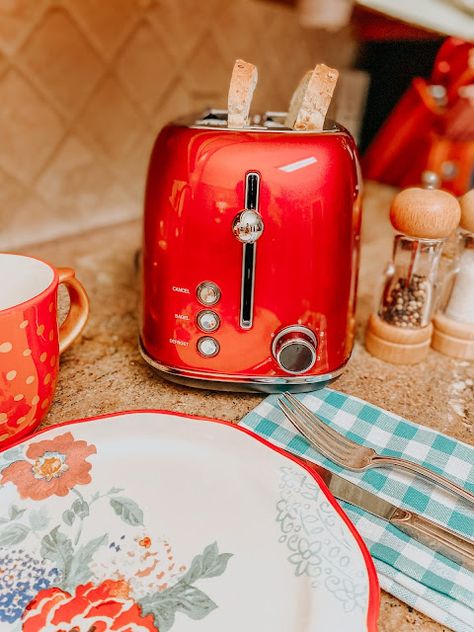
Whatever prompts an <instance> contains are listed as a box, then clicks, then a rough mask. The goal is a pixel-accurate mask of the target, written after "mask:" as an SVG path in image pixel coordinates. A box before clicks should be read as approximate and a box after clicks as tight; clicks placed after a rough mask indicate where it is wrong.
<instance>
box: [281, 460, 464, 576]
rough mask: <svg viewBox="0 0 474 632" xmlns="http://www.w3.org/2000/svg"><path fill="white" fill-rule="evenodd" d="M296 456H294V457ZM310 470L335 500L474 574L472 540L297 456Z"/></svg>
mask: <svg viewBox="0 0 474 632" xmlns="http://www.w3.org/2000/svg"><path fill="white" fill-rule="evenodd" d="M293 456H295V455H293ZM297 458H298V459H299V460H300V461H301V462H302V463H304V464H305V465H306V466H307V467H309V468H310V469H311V470H313V471H314V472H316V473H317V474H319V476H320V477H321V478H322V479H323V481H324V482H325V483H326V485H327V486H328V488H329V490H330V492H331V493H332V495H333V496H334V497H335V498H337V499H338V500H342V501H344V502H346V503H349V504H351V505H354V506H355V507H359V508H360V509H363V510H364V511H367V512H368V513H370V514H372V515H374V516H377V517H378V518H382V519H383V520H386V521H387V522H389V523H390V524H392V525H393V526H394V527H397V528H398V529H400V530H401V531H404V532H405V533H406V534H408V535H409V536H410V537H412V538H414V539H415V540H418V542H421V543H422V544H424V545H425V546H427V547H428V548H430V549H432V550H433V551H436V552H437V553H441V555H444V556H445V557H447V558H449V559H450V560H453V561H454V562H457V563H458V564H461V565H463V566H464V567H465V568H468V569H469V570H470V571H474V541H473V540H468V539H467V538H465V537H463V536H462V535H459V534H458V533H456V532H454V531H451V529H448V528H447V527H443V526H441V525H438V524H436V523H435V522H432V521H431V520H428V519H427V518H424V517H423V516H420V515H419V514H416V513H414V512H412V511H407V510H406V509H400V508H399V507H396V506H395V505H392V503H389V502H388V501H386V500H384V499H383V498H379V496H376V495H375V494H372V493H371V492H368V491H366V490H365V489H362V488H361V487H358V486H357V485H355V484H354V483H350V482H349V481H346V480H345V479H343V478H342V477H341V476H338V475H337V474H334V473H333V472H331V471H329V470H327V469H326V468H325V467H322V466H321V465H318V464H316V463H313V462H312V461H308V460H307V459H303V458H301V457H300V456H298V457H297Z"/></svg>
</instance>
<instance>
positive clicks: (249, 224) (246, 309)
mask: <svg viewBox="0 0 474 632" xmlns="http://www.w3.org/2000/svg"><path fill="white" fill-rule="evenodd" d="M259 197H260V174H259V173H256V172H253V171H252V172H249V173H247V175H246V177H245V209H244V210H243V211H241V212H240V213H238V215H236V217H235V218H234V221H233V223H232V232H233V234H234V236H235V237H236V238H237V239H238V240H239V241H240V242H242V244H243V253H242V283H241V292H240V326H241V327H242V329H250V328H251V327H252V324H253V301H254V288H255V260H256V252H257V244H256V241H257V239H259V238H260V237H261V236H262V234H263V229H264V225H263V220H262V216H261V215H260V213H259V211H258V203H259Z"/></svg>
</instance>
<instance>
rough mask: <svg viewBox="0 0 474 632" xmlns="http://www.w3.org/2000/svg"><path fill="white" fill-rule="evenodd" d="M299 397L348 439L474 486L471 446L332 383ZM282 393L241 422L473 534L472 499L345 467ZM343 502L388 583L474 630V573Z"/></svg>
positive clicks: (401, 475)
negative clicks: (308, 436)
mask: <svg viewBox="0 0 474 632" xmlns="http://www.w3.org/2000/svg"><path fill="white" fill-rule="evenodd" d="M298 399H300V401H301V402H303V403H304V404H305V405H306V406H307V407H308V408H310V409H311V410H313V411H314V412H317V413H318V415H319V416H320V417H322V418H323V419H324V421H326V422H327V423H328V424H329V425H330V426H332V427H333V428H335V429H336V430H338V431H339V432H341V433H342V434H344V435H346V436H347V437H349V438H350V439H353V440H354V441H357V442H358V443H361V444H363V445H366V446H370V447H372V448H375V449H376V450H377V451H379V452H380V453H382V454H387V455H391V456H402V457H405V458H407V459H411V460H413V461H417V462H418V463H422V464H423V465H426V466H428V467H431V468H432V469H433V470H435V471H438V472H440V473H444V474H446V475H447V476H448V477H450V478H452V480H454V481H456V482H457V483H459V484H461V485H462V486H464V487H465V488H466V489H469V490H470V491H472V492H474V448H473V447H471V446H468V445H466V444H465V443H462V442H460V441H456V440H454V439H451V438H449V437H447V436H446V435H443V434H441V433H439V432H435V431H434V430H430V429H429V428H425V427H423V426H419V425H416V424H414V423H411V422H409V421H407V420H406V419H403V418H402V417H399V416H398V415H394V414H393V413H389V412H387V411H385V410H383V409H381V408H378V407H377V406H372V405H371V404H368V403H367V402H364V401H363V400H361V399H358V398H357V397H352V396H350V395H345V394H344V393H339V392H337V391H334V390H332V389H329V388H324V389H321V390H319V391H314V392H312V393H306V394H303V395H298ZM277 401H278V396H275V395H272V396H270V397H268V398H267V399H265V400H264V401H263V402H261V403H260V404H259V405H258V406H257V407H256V408H255V409H254V410H253V411H251V412H250V413H249V414H248V415H246V416H245V417H244V418H243V420H242V424H241V425H243V426H245V427H247V428H250V429H251V430H253V431H254V432H255V433H256V434H258V435H260V436H262V437H264V438H265V439H267V440H268V441H270V442H271V443H273V444H275V445H278V446H280V447H282V448H284V449H286V450H288V451H289V452H292V453H293V454H295V455H297V456H304V458H306V459H308V460H310V461H314V462H315V463H319V464H321V465H324V467H326V468H328V469H330V470H332V471H333V472H336V473H338V474H340V475H341V476H343V477H344V478H346V479H347V480H349V481H352V482H354V483H356V484H357V485H360V486H361V487H363V488H364V489H367V490H368V491H370V492H373V493H375V494H377V495H378V496H381V497H382V498H385V499H386V500H388V501H390V502H392V503H394V504H395V505H397V506H399V507H403V508H406V509H410V510H413V511H416V512H417V513H420V514H422V515H423V516H425V517H427V518H430V519H432V520H434V521H435V522H439V523H441V524H444V525H447V526H449V527H450V528H451V529H454V530H455V531H458V532H460V533H462V534H464V535H466V536H468V537H470V538H473V537H474V511H473V508H472V505H470V504H469V503H468V502H465V501H464V500H460V499H459V500H458V499H456V498H455V497H453V496H452V495H450V494H448V493H446V492H444V491H443V490H440V489H439V488H438V489H436V488H434V487H433V486H432V485H430V484H429V483H427V482H426V481H425V480H424V479H422V478H420V477H417V476H413V475H412V474H409V473H405V472H402V471H399V470H395V469H393V468H383V469H382V468H380V469H379V468H377V469H373V470H369V471H367V472H364V473H360V474H358V473H355V472H349V471H347V470H343V469H342V468H340V467H338V466H337V465H335V464H334V463H332V461H329V460H328V459H326V458H324V457H323V456H321V455H320V454H319V453H317V452H316V451H315V450H313V449H312V448H311V447H309V445H308V443H307V442H306V441H305V439H304V438H302V437H301V435H299V434H298V433H297V432H296V431H295V429H294V428H293V426H292V425H291V424H290V423H289V422H288V421H287V420H286V418H285V416H284V415H283V413H282V412H281V411H280V409H279V407H278V403H277ZM341 505H342V506H343V508H344V510H345V511H346V513H347V515H348V516H349V518H350V519H351V520H352V522H353V523H354V524H355V525H356V527H357V529H358V531H359V533H360V534H361V536H362V537H363V539H364V541H365V543H366V544H367V547H368V549H369V551H370V553H371V555H372V557H373V559H374V563H375V566H376V568H377V572H378V575H379V580H380V585H381V587H382V588H383V589H385V590H386V591H387V592H389V593H391V594H392V595H395V596H396V597H398V598H399V599H401V600H402V601H404V602H405V603H407V604H409V605H410V606H413V607H414V608H416V609H417V610H420V611H421V612H423V613H425V614H426V615H428V616H430V617H431V618H432V619H434V620H435V621H438V622H439V623H441V624H442V625H445V626H448V627H449V628H451V629H453V630H455V631H456V632H473V631H474V573H472V572H470V571H468V570H466V568H464V567H462V566H459V565H458V564H455V563H454V562H451V561H450V560H448V559H446V558H445V557H443V556H442V555H439V554H438V553H434V552H433V551H431V550H430V549H428V548H427V547H425V546H423V545H421V544H419V543H418V542H417V541H415V540H413V539H412V538H410V537H408V536H407V535H405V534H404V533H402V532H401V531H399V530H398V529H396V528H395V527H393V526H391V525H389V524H388V523H387V522H385V521H384V520H381V519H379V518H376V517H374V516H372V515H370V514H368V513H366V512H364V511H362V510H358V509H355V508H354V507H353V506H352V505H349V504H347V503H341Z"/></svg>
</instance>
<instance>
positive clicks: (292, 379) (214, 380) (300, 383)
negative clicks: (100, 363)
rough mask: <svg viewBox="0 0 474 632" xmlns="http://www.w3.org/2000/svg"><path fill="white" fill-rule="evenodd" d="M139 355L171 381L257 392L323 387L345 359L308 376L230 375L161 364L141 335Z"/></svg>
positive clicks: (338, 371)
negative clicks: (333, 367)
mask: <svg viewBox="0 0 474 632" xmlns="http://www.w3.org/2000/svg"><path fill="white" fill-rule="evenodd" d="M138 348H139V351H140V355H141V356H142V358H143V359H144V360H145V362H146V363H147V364H149V365H150V366H151V367H152V368H153V369H155V370H156V371H158V372H159V373H161V375H162V376H163V377H164V378H165V379H166V380H168V381H170V382H175V383H177V384H183V385H184V386H193V387H194V388H196V387H198V388H203V389H206V390H212V391H240V392H254V393H255V392H257V393H279V392H282V391H293V392H294V393H296V392H300V393H301V392H305V391H313V390H315V389H316V388H322V387H323V386H325V385H326V384H327V383H329V382H332V381H333V380H335V379H336V378H337V377H339V375H341V373H342V372H343V371H344V369H345V366H346V364H347V362H346V363H344V364H343V365H342V366H340V367H338V368H337V369H335V370H334V371H331V372H330V373H322V374H320V375H307V376H289V377H259V376H257V375H238V376H236V375H230V374H227V373H209V372H206V371H191V370H187V369H180V368H177V367H172V366H168V365H166V364H161V363H160V362H158V361H157V360H154V359H153V358H151V357H150V356H149V355H148V353H147V352H146V350H145V347H144V346H143V342H142V340H141V338H139V342H138Z"/></svg>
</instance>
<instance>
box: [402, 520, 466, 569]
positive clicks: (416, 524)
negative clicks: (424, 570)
mask: <svg viewBox="0 0 474 632" xmlns="http://www.w3.org/2000/svg"><path fill="white" fill-rule="evenodd" d="M390 523H391V524H393V525H394V526H395V527H397V528H398V529H400V530H401V531H404V532H405V533H406V534H407V535H409V536H410V537H412V538H414V539H415V540H418V542H421V543H422V544H424V545H425V546H427V547H428V548H430V549H432V550H434V551H436V552H437V553H441V555H444V556H445V557H447V558H449V559H450V560H453V561H455V562H457V563H458V564H461V565H463V566H465V567H466V568H468V569H469V570H471V571H474V542H473V541H472V540H468V539H467V538H465V537H463V536H462V535H459V534H458V533H455V532H454V531H451V529H448V528H447V527H442V526H441V525H438V524H436V523H434V522H431V520H428V519H427V518H423V516H420V515H418V514H415V513H412V512H411V511H405V510H403V509H397V511H396V512H395V513H394V514H393V516H392V517H391V518H390Z"/></svg>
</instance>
